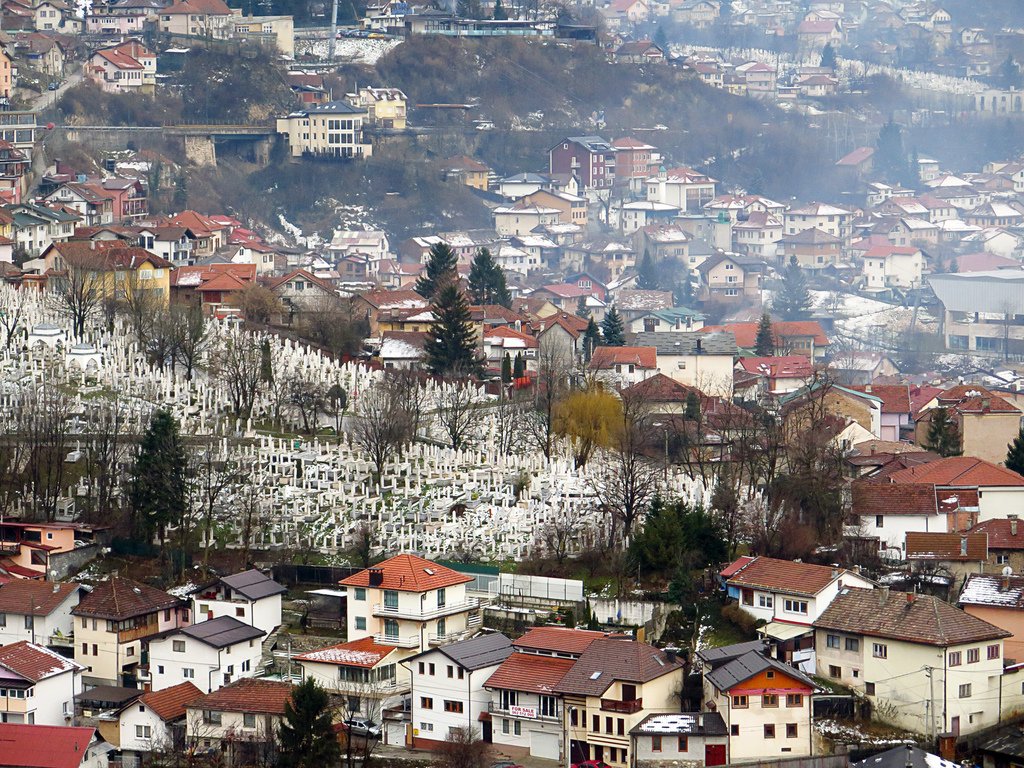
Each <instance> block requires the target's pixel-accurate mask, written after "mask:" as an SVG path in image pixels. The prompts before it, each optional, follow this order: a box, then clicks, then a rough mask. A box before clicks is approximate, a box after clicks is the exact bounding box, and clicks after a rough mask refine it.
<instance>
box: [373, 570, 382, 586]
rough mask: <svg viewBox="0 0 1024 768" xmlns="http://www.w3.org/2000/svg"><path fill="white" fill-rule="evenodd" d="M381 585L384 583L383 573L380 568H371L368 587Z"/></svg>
mask: <svg viewBox="0 0 1024 768" xmlns="http://www.w3.org/2000/svg"><path fill="white" fill-rule="evenodd" d="M383 583H384V571H382V570H381V569H380V568H371V569H370V586H371V587H379V586H380V585H381V584H383Z"/></svg>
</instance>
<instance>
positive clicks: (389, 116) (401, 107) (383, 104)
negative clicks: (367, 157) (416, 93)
mask: <svg viewBox="0 0 1024 768" xmlns="http://www.w3.org/2000/svg"><path fill="white" fill-rule="evenodd" d="M346 98H347V99H348V100H349V101H350V102H351V104H352V106H354V107H358V108H359V109H363V110H365V111H366V114H367V120H369V122H370V123H372V124H373V125H376V126H379V127H381V128H393V129H394V130H396V131H404V130H405V126H406V117H407V114H406V112H407V106H406V105H407V102H408V98H407V97H406V95H405V94H404V93H402V91H401V90H400V89H398V88H373V87H364V88H360V89H359V91H358V92H357V93H349V94H347V95H346ZM464 183H465V182H464ZM468 186H470V187H472V186H475V185H473V184H468ZM477 189H487V187H477Z"/></svg>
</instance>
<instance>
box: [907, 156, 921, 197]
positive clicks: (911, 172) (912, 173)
mask: <svg viewBox="0 0 1024 768" xmlns="http://www.w3.org/2000/svg"><path fill="white" fill-rule="evenodd" d="M903 183H904V184H905V185H906V186H908V187H910V188H911V189H917V188H918V187H919V186H920V185H921V157H920V155H918V154H917V148H916V147H915V148H914V149H913V150H911V152H910V159H909V160H907V176H906V179H904V182H903Z"/></svg>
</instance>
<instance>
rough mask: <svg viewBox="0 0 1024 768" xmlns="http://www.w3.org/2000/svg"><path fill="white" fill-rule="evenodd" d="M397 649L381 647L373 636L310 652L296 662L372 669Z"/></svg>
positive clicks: (392, 646) (297, 657)
mask: <svg viewBox="0 0 1024 768" xmlns="http://www.w3.org/2000/svg"><path fill="white" fill-rule="evenodd" d="M395 648H396V646H394V645H381V644H379V643H377V641H376V640H374V639H373V636H372V635H371V636H370V637H364V638H361V639H359V640H352V641H350V642H347V643H340V644H339V645H332V646H329V647H327V648H319V649H317V650H315V651H309V652H307V653H303V654H300V655H299V656H296V657H295V660H296V661H312V662H316V663H318V664H337V665H338V666H344V667H362V668H364V669H371V668H373V667H375V666H377V664H379V663H380V662H381V661H382V660H383V659H384V658H385V657H387V655H388V654H390V653H391V652H392V651H394V650H395Z"/></svg>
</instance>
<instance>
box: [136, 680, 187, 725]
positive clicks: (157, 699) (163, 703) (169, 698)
mask: <svg viewBox="0 0 1024 768" xmlns="http://www.w3.org/2000/svg"><path fill="white" fill-rule="evenodd" d="M202 695H203V692H202V691H201V690H199V689H198V688H197V687H196V686H195V684H194V683H192V681H191V680H186V681H185V682H184V683H178V684H177V685H172V686H171V687H170V688H163V689H161V690H159V691H150V692H149V693H146V694H143V696H142V698H140V699H139V701H138V703H140V704H145V705H146V706H147V707H149V708H150V709H151V710H153V712H154V713H156V716H157V717H159V718H160V719H161V720H163V721H164V722H170V721H172V720H177V719H179V718H181V717H184V716H185V707H187V706H188V705H189V704H191V703H192V702H193V701H195V700H196V699H198V698H199V697H200V696H202ZM133 703H134V702H133Z"/></svg>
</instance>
